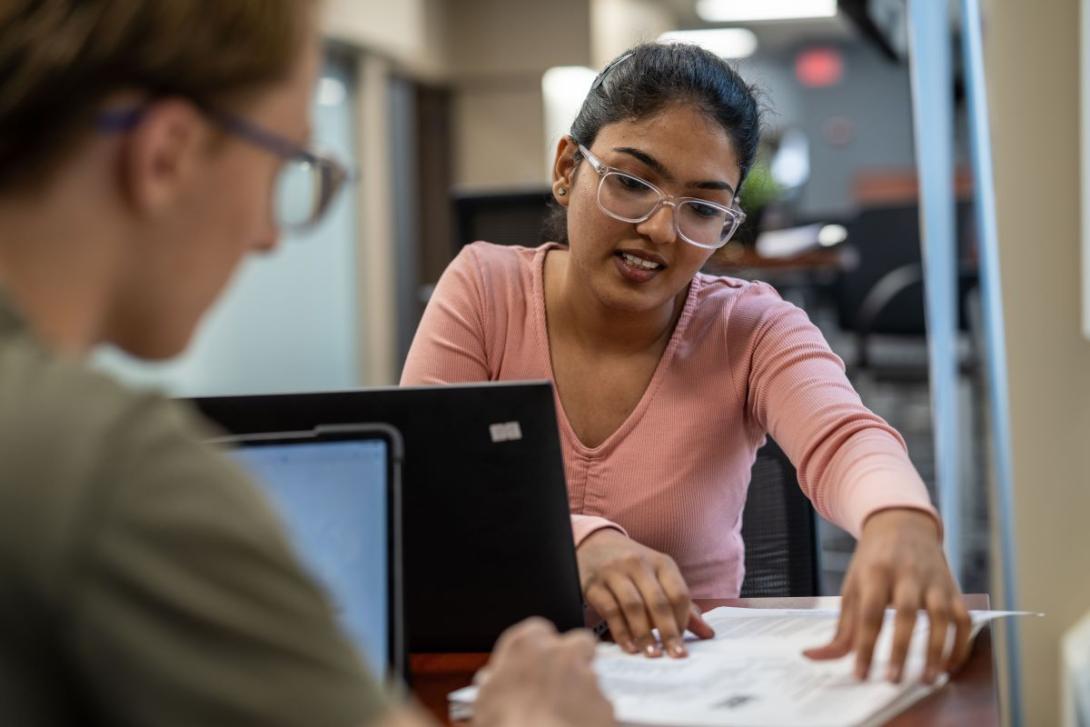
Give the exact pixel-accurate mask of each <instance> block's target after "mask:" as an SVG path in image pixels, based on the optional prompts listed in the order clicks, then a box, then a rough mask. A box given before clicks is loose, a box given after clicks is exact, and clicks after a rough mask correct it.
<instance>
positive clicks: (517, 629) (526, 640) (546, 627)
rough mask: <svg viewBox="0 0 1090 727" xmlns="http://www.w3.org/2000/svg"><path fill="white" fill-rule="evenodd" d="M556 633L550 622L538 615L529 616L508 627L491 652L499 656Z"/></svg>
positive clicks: (522, 648) (521, 648)
mask: <svg viewBox="0 0 1090 727" xmlns="http://www.w3.org/2000/svg"><path fill="white" fill-rule="evenodd" d="M555 634H556V627H555V626H553V624H552V622H550V621H547V620H546V619H543V618H541V617H540V616H531V617H530V618H528V619H526V620H524V621H520V622H519V623H517V624H515V625H514V626H512V627H510V628H509V629H507V630H506V631H504V632H503V633H502V634H500V638H499V639H498V640H497V641H496V648H495V649H493V651H492V653H493V655H494V657H496V658H500V657H503V656H504V655H506V654H507V653H508V652H511V651H521V650H524V649H526V648H527V647H528V646H529V645H531V644H533V643H535V642H538V641H540V640H542V639H544V638H547V637H549V636H553V635H555Z"/></svg>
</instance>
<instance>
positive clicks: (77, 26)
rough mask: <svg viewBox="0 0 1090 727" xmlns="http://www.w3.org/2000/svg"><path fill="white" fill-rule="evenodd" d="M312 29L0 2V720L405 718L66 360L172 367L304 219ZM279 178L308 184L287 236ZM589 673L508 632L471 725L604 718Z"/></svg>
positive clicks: (202, 3)
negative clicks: (253, 267)
mask: <svg viewBox="0 0 1090 727" xmlns="http://www.w3.org/2000/svg"><path fill="white" fill-rule="evenodd" d="M318 11H319V7H318V4H317V3H316V2H312V1H311V0H231V2H219V1H218V0H171V1H170V2H162V1H161V0H0V583H2V586H0V724H18V725H60V724H73V723H77V722H79V723H90V724H139V725H205V724H206V725H225V724H241V723H245V724H263V725H304V724H306V725H311V724H320V725H346V726H347V725H360V724H382V725H397V724H404V725H414V724H426V723H427V722H428V720H427V718H426V717H424V716H423V715H421V714H420V713H419V712H418V711H417V710H415V709H413V708H412V707H406V706H399V705H397V704H394V703H393V701H394V700H392V699H391V698H390V697H388V696H387V695H385V694H384V693H383V691H382V690H381V688H380V687H379V685H377V684H376V683H375V682H374V681H373V680H372V679H371V678H370V677H369V676H368V675H367V674H366V672H365V670H364V667H363V666H362V663H361V661H360V658H359V657H358V655H357V654H356V653H355V652H354V651H353V649H352V648H351V647H350V645H349V642H348V641H347V640H346V637H345V636H344V635H343V634H342V632H341V631H340V630H339V628H338V627H337V625H336V622H335V619H334V615H333V613H332V610H331V608H330V605H329V603H328V602H327V600H326V598H325V597H324V595H323V594H322V593H321V592H320V590H319V589H318V588H317V587H316V586H315V584H314V582H313V581H312V579H311V577H310V576H309V575H308V574H307V573H306V572H305V571H304V570H303V568H302V567H301V566H300V564H299V561H298V560H297V558H296V556H295V554H294V553H293V552H292V549H291V547H290V546H289V544H288V541H287V539H286V536H285V534H284V533H283V531H282V529H281V526H280V524H279V523H278V521H277V519H276V517H275V516H274V515H273V513H272V510H271V509H270V507H269V506H268V505H267V504H266V502H265V501H264V500H263V499H262V497H261V496H260V494H259V492H258V490H257V489H256V488H255V487H254V486H253V484H252V483H251V482H249V481H248V480H247V478H246V477H245V476H244V475H243V474H242V473H241V472H240V471H239V470H238V469H236V468H235V467H234V466H232V465H231V464H230V463H229V462H228V461H227V459H226V458H225V457H224V456H222V455H221V454H219V453H217V452H216V451H213V450H212V449H210V448H208V447H206V446H204V445H203V444H201V440H202V439H203V438H205V437H206V436H207V434H208V433H207V432H206V431H205V430H204V428H203V427H204V425H203V424H202V423H201V422H200V421H198V420H197V418H196V416H195V415H193V414H192V413H191V412H190V411H188V410H187V409H185V408H183V407H182V406H180V405H178V404H175V403H172V402H170V401H168V400H167V399H165V398H163V397H161V396H157V395H152V394H138V393H135V392H132V391H129V390H128V389H126V388H124V387H122V386H120V385H119V384H117V383H115V382H114V381H112V380H110V379H109V378H107V377H105V376H102V375H100V374H97V373H95V372H93V371H92V370H90V369H89V368H88V367H87V365H86V363H85V361H84V358H85V356H86V354H87V352H88V351H89V350H90V349H91V348H92V347H94V346H95V345H96V344H100V343H112V344H114V345H116V346H118V347H120V348H121V349H123V350H125V351H127V352H129V353H131V354H133V355H135V356H138V357H141V358H144V359H153V360H158V359H165V358H168V357H171V356H174V355H176V354H178V353H180V352H181V351H182V350H183V349H184V348H185V346H186V344H187V343H188V342H189V340H190V337H191V335H192V333H193V330H194V328H195V326H196V325H197V323H198V321H199V320H200V318H201V316H202V314H203V313H204V312H205V311H206V310H207V309H208V308H209V306H210V305H211V304H212V303H213V301H214V300H215V299H216V296H217V295H218V294H219V292H220V291H221V290H222V289H223V288H224V286H225V284H226V283H227V281H228V280H229V279H230V277H231V274H232V272H233V271H234V270H235V268H236V267H237V266H238V263H239V262H240V261H241V260H242V259H243V257H245V256H246V254H248V253H250V252H265V251H270V250H272V249H273V248H274V247H275V246H276V243H277V237H278V234H279V229H280V227H281V226H283V223H285V222H291V223H292V224H298V225H304V224H307V223H309V222H313V221H314V220H316V219H317V218H319V217H320V216H321V214H322V212H323V211H324V209H325V207H326V206H327V205H328V202H329V200H330V199H331V198H332V197H333V196H334V193H335V192H336V191H337V187H338V186H339V185H340V183H341V182H342V181H343V179H344V176H345V175H344V172H343V169H342V168H341V167H339V165H337V164H336V163H335V162H334V161H332V160H329V159H324V158H321V157H319V156H317V155H315V154H313V153H312V152H310V151H308V149H307V139H308V136H309V133H310V128H309V121H308V108H309V100H310V98H311V93H312V86H313V83H314V80H315V75H316V72H317V67H318V60H319V44H318V37H317V34H316V14H317V12H318ZM285 174H296V175H298V174H304V175H307V174H309V175H311V178H310V179H309V181H310V182H311V183H312V184H313V185H314V186H313V188H312V190H313V191H314V192H315V193H314V194H313V195H312V196H311V197H310V198H309V201H308V202H307V204H304V205H303V207H302V208H296V209H293V210H291V212H292V213H293V217H292V218H291V219H290V220H288V219H284V218H283V214H284V213H285V210H282V209H279V208H278V207H277V205H275V204H274V202H273V199H274V188H275V187H276V185H277V181H278V179H282V177H283V176H284V175H285ZM295 201H296V202H298V201H299V200H295ZM278 215H279V216H278ZM592 655H593V641H592V639H591V638H590V636H588V635H587V634H585V633H583V634H581V633H575V634H569V635H565V636H558V635H557V634H556V633H555V631H554V630H552V628H551V627H550V626H549V625H547V624H545V623H543V622H541V621H530V622H527V623H524V624H521V625H520V626H517V627H515V628H514V629H513V630H512V631H510V632H508V633H507V634H506V635H505V636H504V637H503V638H502V639H501V641H500V644H499V646H498V648H497V651H496V655H495V658H494V659H493V663H492V665H491V667H490V669H489V673H490V674H491V677H490V678H489V679H488V680H487V682H486V683H485V685H484V687H483V690H482V694H481V701H480V704H479V710H480V715H479V720H478V721H479V722H480V723H481V724H510V725H514V724H541V725H550V724H555V725H569V724H611V723H612V715H611V710H610V707H609V705H608V703H607V702H606V701H605V700H604V698H603V697H602V695H601V693H600V692H599V691H598V689H597V686H596V684H595V682H594V679H593V676H592V673H591V671H590V660H591V657H592Z"/></svg>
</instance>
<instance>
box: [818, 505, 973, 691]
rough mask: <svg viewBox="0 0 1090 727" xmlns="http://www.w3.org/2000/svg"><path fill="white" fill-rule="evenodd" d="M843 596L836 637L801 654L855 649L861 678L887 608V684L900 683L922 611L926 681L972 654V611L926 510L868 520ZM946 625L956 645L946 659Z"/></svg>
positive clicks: (834, 654) (832, 654) (822, 655)
mask: <svg viewBox="0 0 1090 727" xmlns="http://www.w3.org/2000/svg"><path fill="white" fill-rule="evenodd" d="M841 595H842V599H841V611H840V622H839V623H838V624H837V631H836V636H834V637H833V640H832V641H830V642H829V643H828V644H826V645H825V646H821V647H818V648H816V649H810V650H808V651H807V652H805V653H806V656H808V657H810V658H811V659H839V658H840V657H842V656H845V655H846V654H848V653H849V652H851V651H854V652H855V676H856V677H857V678H858V679H865V678H866V677H867V675H868V674H869V673H870V667H871V659H872V656H873V653H874V644H875V642H876V641H877V639H878V633H879V631H880V630H881V628H882V622H883V619H884V617H885V610H886V607H887V606H889V605H892V607H893V608H895V609H896V614H897V615H896V617H895V618H894V621H893V623H894V631H893V651H892V655H891V658H890V662H889V669H888V671H887V672H886V678H887V679H889V680H890V681H892V682H899V681H900V680H901V675H902V673H903V671H904V663H905V657H906V655H907V653H908V645H909V640H910V639H911V637H912V631H913V628H914V627H915V625H916V616H917V612H918V611H919V610H920V609H923V610H925V611H927V615H928V617H929V619H930V630H929V636H928V645H927V664H926V666H925V668H924V674H923V679H924V681H925V682H927V683H928V684H930V683H932V682H934V681H935V679H936V678H937V677H938V675H939V674H940V673H941V672H942V671H947V672H951V671H955V670H956V669H958V668H959V667H960V666H961V665H962V664H963V663H964V662H965V659H966V658H967V657H968V655H969V645H970V644H969V636H970V630H971V626H972V624H971V621H970V618H969V612H968V610H967V609H966V608H965V603H964V602H963V601H962V598H961V591H960V589H959V588H958V586H957V583H955V582H954V578H953V576H952V575H951V573H950V567H949V566H948V565H947V563H946V556H945V555H944V554H943V551H942V543H941V542H940V539H939V533H938V529H937V527H936V524H935V521H934V520H933V519H932V518H931V517H930V516H929V515H927V514H926V513H923V512H920V511H918V510H909V509H891V510H882V511H880V512H877V513H875V514H873V515H871V516H870V517H869V518H867V520H866V522H865V523H864V524H863V531H862V533H861V535H860V537H859V544H858V546H857V547H856V550H855V556H854V557H853V558H852V562H851V565H850V566H849V568H848V573H847V576H846V578H845V581H844V589H843V591H842V594H841ZM951 625H953V626H954V629H955V635H954V645H953V648H952V649H951V651H950V654H949V656H947V657H946V658H945V660H944V658H943V657H944V653H943V652H944V650H945V647H946V641H947V632H948V630H949V627H950V626H951Z"/></svg>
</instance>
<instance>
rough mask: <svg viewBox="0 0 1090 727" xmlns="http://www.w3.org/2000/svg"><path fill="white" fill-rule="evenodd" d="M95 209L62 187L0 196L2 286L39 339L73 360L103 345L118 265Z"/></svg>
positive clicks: (112, 242)
mask: <svg viewBox="0 0 1090 727" xmlns="http://www.w3.org/2000/svg"><path fill="white" fill-rule="evenodd" d="M94 207H95V205H94V202H93V201H91V200H87V199H81V198H80V197H79V196H78V195H73V194H66V193H65V191H64V190H60V189H47V190H46V191H44V192H43V193H42V194H41V195H29V194H27V195H20V196H17V197H0V287H3V288H4V290H5V292H6V294H7V296H8V297H9V299H10V300H11V302H12V304H13V305H14V306H15V307H16V309H18V311H19V313H20V314H21V315H22V316H23V317H24V318H25V319H26V321H27V323H28V324H29V326H30V328H31V329H32V330H33V331H34V333H35V335H37V337H38V338H39V339H40V340H41V341H42V342H43V343H44V344H45V345H46V346H48V347H50V348H52V349H54V350H56V351H58V352H61V353H64V354H68V355H75V356H80V355H82V354H84V353H86V352H87V350H88V349H90V348H91V347H92V346H93V345H95V344H96V343H97V342H98V341H99V340H100V339H101V337H102V330H103V326H104V321H105V318H106V315H107V311H108V310H109V307H110V304H111V289H112V284H111V281H112V280H113V279H114V278H115V277H116V272H117V271H118V266H119V262H120V255H119V250H120V245H119V244H118V242H117V237H116V235H115V234H113V231H111V230H110V229H108V227H107V226H105V225H104V224H103V219H102V215H101V214H100V213H98V212H96V211H95V208H94Z"/></svg>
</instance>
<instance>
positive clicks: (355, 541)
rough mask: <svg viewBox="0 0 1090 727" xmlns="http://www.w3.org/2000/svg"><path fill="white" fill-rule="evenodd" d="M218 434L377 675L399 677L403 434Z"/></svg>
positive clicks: (380, 430)
mask: <svg viewBox="0 0 1090 727" xmlns="http://www.w3.org/2000/svg"><path fill="white" fill-rule="evenodd" d="M212 441H213V443H215V444H222V445H226V446H229V447H231V448H232V451H231V455H232V456H233V457H234V458H235V459H236V460H237V461H238V462H239V463H240V464H241V465H242V466H243V468H245V469H246V470H248V471H249V472H250V473H251V474H253V476H254V479H255V480H256V481H257V482H258V484H259V485H260V486H261V487H262V488H263V489H264V490H265V492H266V494H267V495H268V496H269V500H270V501H271V503H272V505H273V506H274V509H275V510H276V511H277V512H278V513H279V514H280V516H281V519H282V520H283V522H284V526H285V528H286V530H287V531H288V535H289V537H290V538H291V540H292V542H293V544H294V545H295V548H296V552H297V553H298V554H299V557H300V558H301V559H302V561H303V563H304V565H306V566H307V567H308V568H309V569H310V570H311V572H312V573H313V574H314V575H315V577H316V578H317V580H318V581H319V583H320V584H321V585H322V586H324V587H325V589H326V591H327V594H328V595H329V597H330V600H331V602H332V603H333V606H334V608H335V609H336V611H337V615H338V617H339V621H340V623H341V626H342V628H343V629H344V630H345V632H346V633H347V634H348V636H349V637H350V638H351V639H352V641H353V642H354V643H355V645H356V647H357V649H358V650H359V652H360V655H361V656H362V657H363V658H364V661H365V662H366V663H367V665H368V667H369V668H370V669H371V673H372V674H375V675H377V676H379V677H380V678H382V679H383V680H384V681H386V682H388V683H391V685H396V684H398V683H400V682H401V681H403V680H404V679H405V677H406V671H405V667H406V649H405V638H404V618H405V610H404V604H403V603H402V583H403V580H404V578H403V575H402V572H401V569H402V560H401V534H400V527H401V525H400V523H401V496H400V489H401V487H400V470H401V462H402V444H401V437H400V435H399V434H398V432H397V431H396V430H395V429H393V427H390V426H388V425H377V424H345V425H340V426H328V427H316V428H312V429H307V430H300V431H279V432H263V433H255V434H236V435H230V436H226V437H221V438H218V439H215V440H212Z"/></svg>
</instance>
